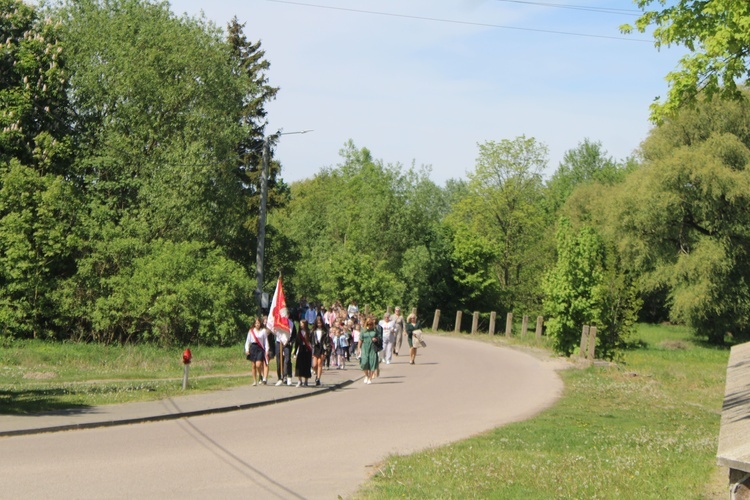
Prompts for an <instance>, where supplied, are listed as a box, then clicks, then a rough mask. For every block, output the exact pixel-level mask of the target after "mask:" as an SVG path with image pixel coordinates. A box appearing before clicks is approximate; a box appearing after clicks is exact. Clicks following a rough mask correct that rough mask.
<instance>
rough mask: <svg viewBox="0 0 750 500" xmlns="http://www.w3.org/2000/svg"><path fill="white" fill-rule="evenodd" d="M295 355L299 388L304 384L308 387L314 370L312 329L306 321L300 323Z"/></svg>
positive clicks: (295, 368) (295, 343)
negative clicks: (311, 341) (311, 340)
mask: <svg viewBox="0 0 750 500" xmlns="http://www.w3.org/2000/svg"><path fill="white" fill-rule="evenodd" d="M293 355H294V357H295V358H297V362H296V363H295V365H294V375H295V376H296V377H297V380H298V382H297V387H300V386H301V385H302V384H303V383H304V385H305V387H307V381H308V380H309V379H310V376H311V373H310V372H311V369H312V344H311V343H310V329H309V328H308V327H307V321H306V320H304V319H302V320H300V322H299V333H298V334H297V337H296V338H295V342H294V354H293ZM303 379H304V381H303Z"/></svg>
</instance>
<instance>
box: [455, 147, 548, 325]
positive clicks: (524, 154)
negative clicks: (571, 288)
mask: <svg viewBox="0 0 750 500" xmlns="http://www.w3.org/2000/svg"><path fill="white" fill-rule="evenodd" d="M546 164H547V148H546V146H544V145H543V144H539V143H538V142H537V141H536V140H534V139H533V138H526V137H525V136H521V137H518V138H516V139H514V140H507V139H504V140H502V141H500V142H494V141H488V142H486V143H484V144H480V145H479V156H478V158H477V164H476V168H475V170H474V171H473V172H470V173H469V183H468V185H467V186H466V194H465V196H462V197H461V198H460V199H459V200H458V201H457V202H456V203H454V204H453V206H452V210H451V214H450V216H449V217H448V218H447V222H448V225H449V227H450V228H451V230H452V233H453V252H452V257H453V266H454V272H455V276H456V281H457V283H458V284H459V285H460V286H461V289H460V291H461V294H462V295H463V296H464V297H467V298H469V299H470V300H468V301H467V303H466V306H468V307H470V308H480V309H481V308H487V307H489V308H491V309H494V308H495V307H497V306H498V305H502V307H503V308H507V309H506V310H513V309H514V307H526V308H529V309H534V308H538V307H539V303H540V297H539V293H538V281H539V279H540V277H541V274H542V269H543V266H544V265H545V264H546V262H545V260H546V259H547V258H548V256H547V255H548V253H549V252H548V248H547V247H545V245H544V238H543V234H544V231H545V220H544V212H543V208H542V203H541V201H542V195H543V192H542V177H541V173H542V171H543V169H544V167H545V166H546Z"/></svg>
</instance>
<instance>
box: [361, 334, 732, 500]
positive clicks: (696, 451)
mask: <svg viewBox="0 0 750 500" xmlns="http://www.w3.org/2000/svg"><path fill="white" fill-rule="evenodd" d="M485 340H486V341H487V340H488V339H487V338H486V337H485ZM492 341H493V342H504V339H493V340H492ZM638 341H639V342H638V343H639V345H640V347H639V348H637V349H633V350H630V351H628V352H626V353H625V356H624V362H623V363H621V364H618V365H610V366H601V367H599V366H597V367H589V368H585V369H571V370H566V371H563V372H562V373H561V374H560V375H561V376H562V378H563V379H564V382H565V392H564V395H563V397H562V398H561V399H560V401H559V402H558V403H557V404H556V405H555V406H554V407H553V408H551V409H549V410H547V411H545V412H543V413H542V414H541V415H539V416H537V417H536V418H534V419H532V420H530V421H526V422H520V423H517V424H512V425H508V426H505V427H501V428H498V429H495V430H493V431H490V432H487V433H484V434H482V435H479V436H476V437H473V438H470V439H467V440H465V441H462V442H459V443H455V444H452V445H449V446H443V447H439V448H434V449H429V450H427V451H424V452H421V453H416V454H413V455H410V456H405V457H402V456H393V457H390V458H389V459H388V460H386V461H385V462H384V463H383V464H382V465H381V466H380V467H379V468H378V473H376V474H375V475H374V476H373V477H372V479H371V480H370V481H369V482H368V483H367V484H366V485H365V487H364V488H362V489H361V490H360V492H358V494H357V497H358V498H394V497H404V498H502V499H514V498H519V499H520V498H523V499H527V498H587V499H588V498H628V499H630V498H637V499H649V498H653V499H671V498H674V499H677V498H680V499H684V498H696V499H698V498H715V497H717V496H718V497H721V498H723V497H725V496H726V484H727V482H726V477H722V475H721V474H722V472H721V470H720V469H719V468H718V467H717V466H716V465H715V455H716V447H717V440H718V433H719V421H720V411H721V405H722V399H723V394H724V377H725V372H726V363H727V360H728V354H729V352H728V350H727V349H719V348H711V347H706V346H704V345H701V344H700V343H696V342H695V341H693V339H692V336H691V334H690V332H689V331H688V330H687V329H684V328H680V327H672V326H652V325H641V327H640V329H639V338H638ZM513 342H514V343H519V341H518V340H514V341H513ZM532 343H536V341H532ZM722 488H723V489H722Z"/></svg>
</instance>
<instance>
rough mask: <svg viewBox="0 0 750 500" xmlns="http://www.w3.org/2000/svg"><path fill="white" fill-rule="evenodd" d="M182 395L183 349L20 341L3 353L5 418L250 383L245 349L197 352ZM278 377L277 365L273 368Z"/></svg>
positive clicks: (0, 391) (0, 409)
mask: <svg viewBox="0 0 750 500" xmlns="http://www.w3.org/2000/svg"><path fill="white" fill-rule="evenodd" d="M191 350H192V352H193V362H192V364H191V365H190V385H189V388H188V390H187V391H183V390H182V375H183V365H182V357H181V356H182V350H181V349H179V350H178V349H162V348H158V347H154V346H148V345H136V346H124V347H123V346H104V345H96V344H75V343H63V344H52V343H48V342H41V341H16V342H13V343H11V344H9V345H6V346H4V347H2V348H0V414H14V415H23V414H30V413H37V412H44V411H52V410H60V409H68V408H82V407H88V406H96V405H103V404H114V403H126V402H133V401H149V400H156V399H163V398H167V397H171V396H176V395H184V394H186V393H196V392H204V391H210V390H217V389H223V388H227V387H233V386H236V385H240V384H246V383H247V382H248V379H247V376H248V375H249V373H250V365H249V363H248V361H247V360H245V357H244V355H243V354H242V352H241V351H242V347H241V346H238V347H231V348H213V347H195V348H192V349H191ZM270 369H271V372H272V373H275V370H276V368H275V364H274V363H272V364H271V367H270Z"/></svg>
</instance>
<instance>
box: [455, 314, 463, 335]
mask: <svg viewBox="0 0 750 500" xmlns="http://www.w3.org/2000/svg"><path fill="white" fill-rule="evenodd" d="M462 315H463V311H456V326H455V328H454V329H453V333H461V316H462Z"/></svg>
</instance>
